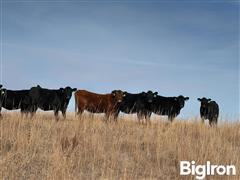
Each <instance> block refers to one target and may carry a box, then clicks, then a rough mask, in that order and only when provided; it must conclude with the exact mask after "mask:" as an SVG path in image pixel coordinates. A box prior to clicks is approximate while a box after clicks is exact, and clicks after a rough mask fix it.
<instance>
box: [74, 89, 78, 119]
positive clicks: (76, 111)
mask: <svg viewBox="0 0 240 180" xmlns="http://www.w3.org/2000/svg"><path fill="white" fill-rule="evenodd" d="M74 97H75V116H77V113H78V98H77V94H76V92H75V93H74Z"/></svg>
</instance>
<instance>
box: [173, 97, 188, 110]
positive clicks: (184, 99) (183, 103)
mask: <svg viewBox="0 0 240 180" xmlns="http://www.w3.org/2000/svg"><path fill="white" fill-rule="evenodd" d="M175 100H176V101H177V102H178V103H179V105H180V108H183V107H184V105H185V101H187V100H189V97H184V96H183V95H180V96H178V97H175Z"/></svg>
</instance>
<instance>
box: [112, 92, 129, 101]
mask: <svg viewBox="0 0 240 180" xmlns="http://www.w3.org/2000/svg"><path fill="white" fill-rule="evenodd" d="M111 94H112V96H113V98H114V99H115V100H116V101H117V102H118V103H121V102H122V101H123V98H124V97H125V96H126V94H127V92H126V91H121V90H113V91H112V93H111Z"/></svg>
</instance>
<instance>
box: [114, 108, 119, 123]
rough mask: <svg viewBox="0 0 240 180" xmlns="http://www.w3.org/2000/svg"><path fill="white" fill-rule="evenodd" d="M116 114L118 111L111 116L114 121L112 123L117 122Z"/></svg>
mask: <svg viewBox="0 0 240 180" xmlns="http://www.w3.org/2000/svg"><path fill="white" fill-rule="evenodd" d="M118 114H119V111H117V112H115V113H114V114H113V119H114V121H115V122H117V120H118V119H117V118H118Z"/></svg>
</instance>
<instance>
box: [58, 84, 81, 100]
mask: <svg viewBox="0 0 240 180" xmlns="http://www.w3.org/2000/svg"><path fill="white" fill-rule="evenodd" d="M76 90H77V88H71V87H69V86H67V87H65V88H60V91H61V92H62V93H63V94H64V95H65V97H66V98H67V99H71V97H72V93H73V92H74V91H76Z"/></svg>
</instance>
